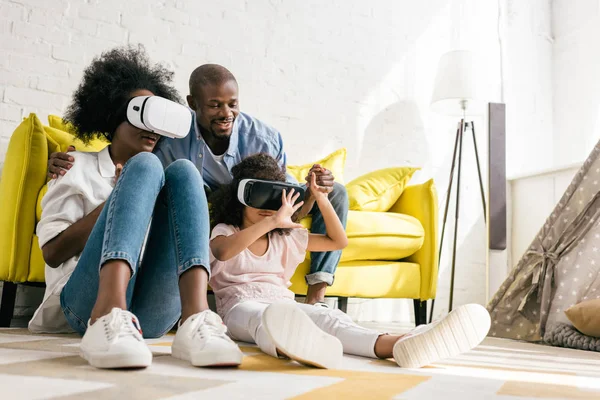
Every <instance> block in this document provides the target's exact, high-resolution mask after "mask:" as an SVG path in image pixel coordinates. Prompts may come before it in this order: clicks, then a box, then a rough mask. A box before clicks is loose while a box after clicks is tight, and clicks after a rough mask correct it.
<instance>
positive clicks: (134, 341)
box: [79, 308, 152, 368]
mask: <svg viewBox="0 0 600 400" xmlns="http://www.w3.org/2000/svg"><path fill="white" fill-rule="evenodd" d="M79 352H80V354H81V357H83V358H84V359H86V360H87V361H88V362H89V363H90V365H91V366H93V367H96V368H142V367H147V366H149V365H150V364H151V363H152V352H151V351H150V349H149V348H148V346H147V345H146V343H145V342H144V338H143V337H142V330H141V328H140V323H139V321H138V319H137V318H136V316H135V315H133V314H132V313H130V312H129V311H125V310H121V309H120V308H113V309H112V311H111V312H110V313H109V314H107V315H105V316H103V317H101V318H98V319H97V320H96V322H94V324H92V325H90V323H89V322H88V328H87V330H86V331H85V334H84V335H83V338H82V339H81V345H80V347H79Z"/></svg>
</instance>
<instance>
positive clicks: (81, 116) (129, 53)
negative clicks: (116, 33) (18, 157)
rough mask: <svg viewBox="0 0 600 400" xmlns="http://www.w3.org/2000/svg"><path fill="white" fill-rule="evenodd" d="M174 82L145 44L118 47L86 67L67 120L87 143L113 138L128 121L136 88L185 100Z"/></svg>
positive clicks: (170, 73) (169, 72)
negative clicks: (126, 114)
mask: <svg viewBox="0 0 600 400" xmlns="http://www.w3.org/2000/svg"><path fill="white" fill-rule="evenodd" d="M172 81H173V72H172V71H170V70H168V69H167V68H166V67H164V66H163V65H161V64H153V63H151V62H150V60H149V58H148V55H147V54H146V51H145V49H144V46H142V45H138V46H137V47H133V46H126V47H117V48H114V49H112V50H109V51H107V52H104V53H102V55H101V56H100V57H96V58H94V60H93V61H92V64H91V65H90V66H88V67H87V68H86V69H85V71H84V73H83V80H82V81H81V83H80V84H79V87H78V88H77V90H76V91H75V92H74V93H73V99H72V101H71V104H70V105H69V107H68V108H67V112H66V113H65V117H64V119H65V121H66V122H68V123H70V124H72V125H73V128H74V130H75V135H76V136H77V137H78V138H79V139H81V140H82V141H83V142H84V143H89V142H90V141H91V140H93V139H96V138H100V137H102V136H105V137H106V138H108V139H109V140H111V138H112V135H113V133H114V132H115V130H116V129H117V127H118V126H119V124H121V123H122V122H123V121H124V120H125V113H126V106H127V102H128V100H129V99H130V98H131V92H133V91H134V90H136V89H147V90H150V91H151V92H152V93H154V94H155V95H156V96H161V97H164V98H166V99H169V100H172V101H175V102H178V103H181V98H180V96H179V94H178V93H177V90H176V89H175V88H174V87H173V86H172V84H171V82H172Z"/></svg>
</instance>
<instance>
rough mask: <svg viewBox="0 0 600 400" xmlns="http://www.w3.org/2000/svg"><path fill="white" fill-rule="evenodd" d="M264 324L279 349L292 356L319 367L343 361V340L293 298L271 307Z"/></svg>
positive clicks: (265, 313) (331, 366)
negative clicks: (324, 327)
mask: <svg viewBox="0 0 600 400" xmlns="http://www.w3.org/2000/svg"><path fill="white" fill-rule="evenodd" d="M262 324H263V327H264V328H265V330H266V331H267V334H268V335H269V336H270V338H271V340H272V341H273V343H275V347H277V350H279V352H280V353H282V354H283V355H285V356H287V357H289V358H291V359H292V360H295V361H298V362H299V363H302V364H306V365H310V366H314V367H319V368H336V367H338V366H339V365H340V363H341V362H342V357H343V355H344V349H343V347H342V343H341V342H340V340H339V339H338V338H336V337H335V336H332V335H330V334H328V333H326V332H324V331H322V330H321V328H319V327H318V326H317V325H315V323H314V322H313V321H312V319H310V317H309V316H308V315H306V313H305V312H304V311H302V310H301V309H300V308H299V307H296V305H295V304H293V303H291V302H279V303H273V304H271V305H270V306H269V307H267V308H266V309H265V312H264V313H263V316H262Z"/></svg>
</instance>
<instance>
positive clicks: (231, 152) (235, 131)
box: [191, 110, 240, 157]
mask: <svg viewBox="0 0 600 400" xmlns="http://www.w3.org/2000/svg"><path fill="white" fill-rule="evenodd" d="M191 112H192V124H193V125H194V133H195V134H196V138H197V139H198V141H200V142H201V143H203V144H204V145H206V142H205V141H204V138H203V137H202V133H200V128H199V127H198V122H197V120H196V113H195V112H194V110H191ZM239 129H240V124H239V120H238V118H236V119H235V120H234V121H233V128H232V129H231V136H230V137H229V147H227V151H226V152H225V154H226V155H227V156H229V157H235V155H236V154H237V151H238V141H239Z"/></svg>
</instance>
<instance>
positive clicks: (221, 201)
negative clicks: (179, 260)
mask: <svg viewBox="0 0 600 400" xmlns="http://www.w3.org/2000/svg"><path fill="white" fill-rule="evenodd" d="M232 172H233V182H232V183H231V184H230V185H228V186H225V187H223V188H222V189H221V190H219V191H218V192H216V193H215V194H214V197H213V198H212V201H211V203H212V204H213V219H214V221H213V223H214V224H216V226H215V227H214V229H213V231H212V235H211V242H210V249H211V271H212V273H213V275H212V278H211V280H210V285H211V287H212V288H213V290H214V293H215V297H216V301H217V311H218V312H219V314H220V315H221V316H222V317H223V320H224V322H225V324H226V325H227V328H228V330H229V334H230V336H231V337H232V338H233V339H236V340H240V341H244V342H250V343H252V342H253V343H256V344H257V345H258V346H259V347H260V349H261V350H262V351H264V352H265V353H267V354H269V355H272V356H273V357H278V356H286V357H289V358H291V359H293V360H296V361H298V362H301V363H304V364H308V365H312V366H317V367H321V368H335V367H336V366H338V365H339V363H340V361H341V359H342V353H348V354H354V355H359V356H364V357H372V358H391V357H393V358H394V359H395V360H396V362H397V363H398V365H400V366H401V367H411V368H414V367H421V366H423V365H427V364H430V363H432V362H435V361H437V360H439V359H442V358H446V357H451V356H455V355H458V354H460V353H462V352H465V351H468V350H470V349H472V348H473V347H475V346H476V345H478V344H479V343H480V342H481V341H482V340H483V338H484V337H485V335H486V334H487V332H488V330H489V327H490V317H489V315H488V313H487V311H486V310H485V308H483V307H482V306H480V305H476V304H469V305H466V306H463V307H460V308H458V309H456V310H455V311H453V312H452V313H450V314H449V315H448V316H447V317H446V318H444V319H443V320H441V321H439V322H436V323H433V324H429V325H422V326H420V327H418V328H416V329H414V330H413V331H411V332H410V333H408V334H407V335H404V336H393V335H387V334H382V333H381V332H377V331H374V330H372V329H367V328H363V327H360V326H358V325H356V324H355V323H354V322H352V320H351V319H350V318H349V317H348V316H347V315H346V314H344V313H343V312H341V311H339V310H333V309H329V308H324V307H318V306H314V305H309V304H299V303H296V302H295V301H294V293H292V292H291V291H290V290H288V287H289V285H290V283H289V280H290V278H291V277H292V275H293V274H294V271H295V269H296V267H297V266H298V264H300V263H301V262H302V261H303V260H304V258H305V254H306V252H307V251H313V252H314V251H317V252H321V251H334V250H340V249H343V248H344V247H345V246H346V245H347V243H348V239H347V238H346V234H345V232H344V228H343V226H342V224H341V222H340V220H339V219H338V217H337V215H336V213H335V211H334V209H333V207H332V206H331V204H330V203H329V200H328V196H327V194H326V193H324V192H323V191H322V190H320V188H319V187H317V185H316V183H315V176H314V175H312V176H311V183H310V184H309V186H308V190H310V191H311V192H312V194H313V196H314V197H315V199H316V203H317V206H318V207H319V209H320V211H321V213H322V215H323V218H324V220H325V225H326V231H327V233H326V234H325V235H317V234H311V233H308V231H307V230H306V229H303V228H302V226H301V225H300V224H297V223H294V222H293V221H292V219H291V217H292V215H293V214H294V212H295V211H296V210H297V209H298V208H299V207H301V206H302V202H299V203H296V201H297V200H298V194H294V193H293V191H292V192H290V193H284V194H283V196H282V205H281V208H280V209H279V210H278V211H277V212H273V211H269V210H258V209H254V208H251V207H246V206H244V205H242V204H241V203H240V202H239V201H238V200H237V186H238V184H239V182H240V181H241V180H242V179H263V180H271V181H285V173H284V171H282V170H281V168H280V167H279V165H278V164H277V162H276V161H275V160H274V159H273V158H272V157H270V156H268V155H265V154H257V155H255V156H251V157H248V158H246V159H245V160H243V161H242V162H241V163H240V164H238V165H237V166H235V167H234V168H233V170H232Z"/></svg>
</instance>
